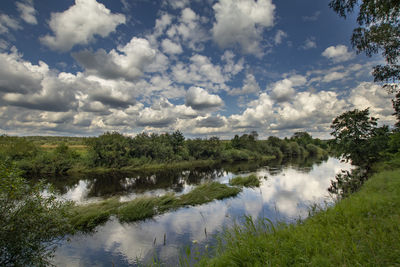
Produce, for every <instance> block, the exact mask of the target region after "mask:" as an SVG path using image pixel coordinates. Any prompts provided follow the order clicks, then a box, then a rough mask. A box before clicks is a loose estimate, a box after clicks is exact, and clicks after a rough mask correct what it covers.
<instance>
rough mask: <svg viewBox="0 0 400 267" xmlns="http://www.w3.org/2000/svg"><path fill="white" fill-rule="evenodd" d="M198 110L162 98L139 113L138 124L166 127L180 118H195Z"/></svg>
mask: <svg viewBox="0 0 400 267" xmlns="http://www.w3.org/2000/svg"><path fill="white" fill-rule="evenodd" d="M196 116H197V112H196V111H195V110H193V109H192V108H191V107H188V106H185V105H177V106H175V105H173V104H172V103H170V102H169V101H168V100H167V99H164V98H162V99H160V100H159V101H158V102H156V103H155V104H154V105H152V106H151V107H147V108H144V109H143V110H142V111H140V113H139V117H138V120H137V122H136V124H137V125H138V126H145V127H154V128H164V127H170V126H173V124H174V123H175V122H176V121H177V119H180V118H194V117H196Z"/></svg>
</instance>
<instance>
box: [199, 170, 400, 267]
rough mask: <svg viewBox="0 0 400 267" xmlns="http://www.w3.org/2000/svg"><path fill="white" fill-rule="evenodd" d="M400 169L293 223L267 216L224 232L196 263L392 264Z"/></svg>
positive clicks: (399, 238) (398, 250)
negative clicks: (210, 254)
mask: <svg viewBox="0 0 400 267" xmlns="http://www.w3.org/2000/svg"><path fill="white" fill-rule="evenodd" d="M399 220H400V170H396V171H390V172H388V171H387V172H383V173H379V174H376V175H375V176H374V177H372V178H371V179H370V180H368V181H367V182H366V183H365V185H364V186H363V188H362V189H361V190H360V191H359V192H357V193H356V194H353V195H351V196H350V197H349V198H347V199H344V200H342V201H340V202H339V203H337V204H336V205H335V206H331V207H328V208H327V209H326V210H322V211H320V212H317V213H315V214H314V215H313V216H311V217H309V218H308V219H306V220H305V221H300V222H298V223H297V224H282V223H281V224H279V223H278V224H273V223H272V222H270V221H269V220H267V219H261V220H260V221H253V220H252V219H251V218H249V217H247V218H246V221H245V223H244V225H235V226H233V227H232V228H230V229H227V230H225V231H224V232H223V233H222V235H221V237H220V242H219V245H218V247H217V249H216V251H215V255H214V258H209V257H204V258H203V259H201V261H200V262H199V263H198V264H197V265H198V266H398V265H400V259H399V257H398V255H399V254H400V235H399V232H400V224H399V223H398V222H399Z"/></svg>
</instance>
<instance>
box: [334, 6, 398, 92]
mask: <svg viewBox="0 0 400 267" xmlns="http://www.w3.org/2000/svg"><path fill="white" fill-rule="evenodd" d="M360 2H361V3H360ZM358 5H359V14H358V17H357V22H358V24H359V27H357V28H355V29H354V31H353V36H352V38H351V42H352V44H353V47H355V48H356V49H357V52H358V53H361V52H365V54H366V55H368V56H372V55H373V54H377V53H379V52H380V51H382V56H384V57H385V60H386V65H384V66H382V65H377V66H375V67H374V72H373V75H374V77H375V81H376V82H382V81H385V82H389V83H390V82H393V83H398V82H399V79H400V65H399V55H400V30H399V28H400V25H399V23H400V19H399V18H400V2H399V1H398V0H384V1H383V0H380V1H376V0H362V1H359V0H331V2H330V3H329V6H330V7H331V8H332V9H333V10H334V11H335V12H336V13H338V14H339V15H340V16H342V17H346V16H347V14H348V13H352V12H353V11H354V9H355V8H357V7H358ZM397 87H398V84H397Z"/></svg>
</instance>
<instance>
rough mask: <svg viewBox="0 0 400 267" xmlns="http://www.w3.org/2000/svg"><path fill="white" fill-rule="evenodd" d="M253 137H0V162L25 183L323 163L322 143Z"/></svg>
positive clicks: (302, 135) (304, 137)
mask: <svg viewBox="0 0 400 267" xmlns="http://www.w3.org/2000/svg"><path fill="white" fill-rule="evenodd" d="M257 137H258V134H257V133H256V132H252V133H251V134H243V135H242V136H238V135H236V136H235V137H234V138H233V139H232V140H226V141H225V140H219V138H217V137H211V138H208V139H199V138H198V139H187V140H186V139H185V137H184V136H183V134H182V133H181V132H180V131H175V132H173V133H165V134H146V133H142V134H138V135H136V136H135V137H129V136H125V135H123V134H120V133H118V132H106V133H104V134H102V135H100V136H98V137H90V138H77V137H71V138H70V139H69V138H67V137H36V136H35V137H14V136H6V135H3V136H0V159H1V160H3V161H4V160H8V161H12V162H14V163H15V165H16V166H17V167H18V168H19V169H20V170H22V171H23V172H24V174H25V176H26V177H32V176H40V175H47V174H65V173H74V172H107V171H115V170H118V171H133V170H143V169H150V170H155V169H165V168H188V167H192V166H201V165H203V166H207V165H210V164H213V163H217V162H238V161H250V160H268V159H272V158H292V157H303V158H304V157H307V156H313V157H326V156H327V150H328V149H329V146H328V144H327V142H326V141H322V140H320V139H314V138H312V137H311V135H309V134H308V133H306V132H298V133H296V134H294V135H293V136H292V137H291V138H290V139H288V138H285V139H279V138H277V137H272V136H271V137H269V138H268V139H267V140H257Z"/></svg>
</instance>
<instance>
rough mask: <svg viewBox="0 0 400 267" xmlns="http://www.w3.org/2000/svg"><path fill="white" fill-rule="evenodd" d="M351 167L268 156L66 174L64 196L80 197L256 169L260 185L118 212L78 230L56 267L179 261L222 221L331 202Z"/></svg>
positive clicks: (295, 214) (173, 187)
mask: <svg viewBox="0 0 400 267" xmlns="http://www.w3.org/2000/svg"><path fill="white" fill-rule="evenodd" d="M349 168H350V166H349V165H348V164H345V163H341V162H340V161H339V160H337V159H334V158H329V159H328V160H326V161H323V162H320V161H319V162H315V161H314V162H313V161H310V160H308V161H300V162H287V163H280V162H275V163H273V162H272V163H269V164H268V166H260V165H259V164H257V163H253V164H235V165H224V166H213V167H209V168H197V169H192V170H175V171H164V172H156V173H136V174H115V175H104V176H95V177H87V176H86V177H65V179H64V180H65V181H64V182H63V183H57V184H55V186H56V187H57V188H58V190H59V191H60V195H61V197H63V198H66V199H72V200H75V201H78V202H81V203H85V202H92V201H97V200H99V199H102V198H107V197H109V196H113V195H119V196H120V198H121V200H122V201H124V200H129V199H133V198H135V197H137V196H139V195H146V194H152V195H162V194H165V193H167V192H175V193H176V194H182V193H186V192H188V191H190V190H191V189H192V188H193V187H195V186H196V185H198V184H200V183H202V182H204V181H207V180H214V181H219V182H221V183H228V182H229V179H230V178H232V177H234V176H236V175H238V174H249V173H255V174H256V175H257V176H259V177H261V178H262V184H261V186H260V188H256V189H249V188H245V189H244V190H243V192H242V193H240V195H239V196H237V197H235V198H229V199H225V200H221V201H213V202H211V203H208V204H205V205H200V206H196V207H188V208H182V209H179V210H177V211H173V212H169V213H165V214H162V215H159V216H156V217H154V218H152V219H148V220H145V221H141V222H135V223H126V224H125V223H124V224H121V223H119V222H118V220H115V219H112V220H110V221H108V222H107V223H106V224H105V225H103V226H99V227H98V228H96V232H95V233H94V234H90V235H75V236H72V237H70V241H69V242H67V241H65V242H63V244H62V245H61V246H60V247H59V248H58V249H57V251H56V256H55V258H54V264H55V265H56V266H112V265H113V264H114V265H115V266H132V265H136V264H137V263H138V262H144V263H151V262H153V261H154V260H155V259H158V260H161V261H162V262H164V263H165V264H166V265H167V266H171V265H172V266H174V265H177V264H178V263H179V257H180V255H184V250H185V248H186V247H188V246H189V247H190V248H191V251H192V253H195V252H196V251H202V252H204V251H205V250H207V249H209V248H210V247H211V246H212V245H213V244H215V238H214V235H215V234H216V233H218V232H220V231H221V230H222V229H223V227H229V226H230V225H232V224H233V223H235V222H240V221H241V220H243V216H244V215H250V216H252V217H253V218H257V217H261V216H262V217H267V218H269V219H270V220H272V221H277V220H279V221H292V220H295V219H298V218H305V217H306V216H307V214H308V208H309V206H310V205H311V204H313V203H324V202H326V203H331V202H332V198H331V197H330V196H329V194H328V192H327V188H328V187H329V185H330V180H331V179H333V178H334V176H335V173H337V172H339V170H340V169H349Z"/></svg>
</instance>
